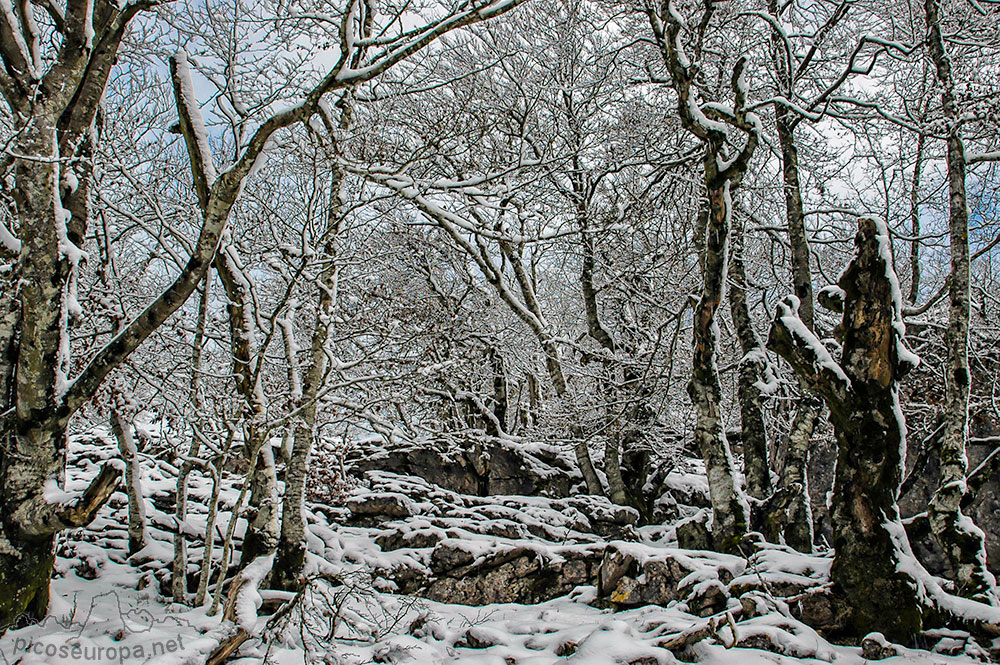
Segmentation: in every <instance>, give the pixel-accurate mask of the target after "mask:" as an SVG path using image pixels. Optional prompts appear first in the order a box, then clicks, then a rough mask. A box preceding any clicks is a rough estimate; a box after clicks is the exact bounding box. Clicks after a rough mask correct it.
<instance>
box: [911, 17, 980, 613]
mask: <svg viewBox="0 0 1000 665" xmlns="http://www.w3.org/2000/svg"><path fill="white" fill-rule="evenodd" d="M924 9H925V12H926V18H927V27H928V33H929V38H928V46H929V51H930V55H931V58H932V60H933V61H934V65H935V67H936V70H937V78H938V81H939V82H940V83H941V88H942V92H941V107H942V110H943V111H944V115H945V119H946V120H947V123H948V155H947V165H948V191H949V235H950V238H951V283H950V287H949V299H950V301H949V307H948V329H947V331H946V332H945V337H944V342H945V347H946V348H947V349H948V356H947V371H946V372H945V409H944V431H943V432H942V434H941V437H940V439H939V444H938V458H939V461H940V465H941V467H940V469H941V470H940V474H939V476H938V487H937V491H935V493H934V496H933V498H932V499H931V502H930V505H929V506H928V517H929V518H930V524H931V530H932V531H933V532H934V536H935V537H936V538H937V541H938V543H940V545H941V548H942V549H943V550H944V552H945V555H946V556H947V557H948V562H949V564H951V574H952V577H953V579H954V581H955V587H956V590H957V592H958V593H959V594H961V595H963V596H966V597H969V598H976V599H979V600H982V601H984V602H987V603H990V604H995V603H997V600H998V599H997V597H996V581H995V580H994V579H993V575H992V574H991V573H990V572H989V570H987V568H986V549H985V543H984V540H985V537H984V534H983V532H982V531H981V530H980V529H979V528H978V527H976V526H975V524H973V522H972V519H971V518H970V517H968V516H966V515H963V514H962V501H963V499H964V498H965V495H966V491H967V487H966V472H967V470H968V458H967V457H966V454H965V445H966V439H967V438H968V435H969V431H968V430H969V390H970V383H971V375H970V373H969V311H970V305H969V262H970V258H969V208H968V201H967V197H966V188H965V146H964V144H963V141H962V137H961V133H960V131H961V123H960V122H959V120H960V118H959V110H958V107H957V104H956V100H955V93H954V87H953V83H952V78H951V62H950V60H949V58H948V53H947V51H946V47H945V43H944V38H943V37H942V35H941V16H940V6H939V5H938V0H925V2H924Z"/></svg>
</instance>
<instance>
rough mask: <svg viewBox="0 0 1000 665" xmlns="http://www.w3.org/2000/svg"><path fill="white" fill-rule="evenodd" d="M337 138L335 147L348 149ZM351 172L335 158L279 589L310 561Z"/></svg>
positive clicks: (345, 110) (344, 117)
mask: <svg viewBox="0 0 1000 665" xmlns="http://www.w3.org/2000/svg"><path fill="white" fill-rule="evenodd" d="M352 103H353V102H352V100H351V99H350V97H349V95H345V97H344V98H343V99H342V100H341V102H340V109H341V113H340V119H339V127H338V128H339V130H340V131H344V130H346V129H347V128H349V127H350V126H351V122H352V117H353V106H352ZM331 138H332V139H333V145H334V150H335V151H336V152H338V153H339V151H341V150H342V149H343V148H342V146H340V145H339V144H338V143H337V139H336V137H334V136H331ZM346 175H347V174H346V173H345V172H344V170H343V169H342V168H341V167H340V165H339V164H337V163H334V166H333V173H332V176H331V181H330V200H329V204H328V207H327V215H326V231H325V233H324V235H323V240H322V249H321V251H322V257H323V263H322V266H323V267H322V268H321V270H320V273H319V276H318V278H317V280H316V282H317V284H318V286H319V302H318V303H317V306H316V325H315V327H314V328H313V334H312V341H311V344H310V348H309V365H308V367H307V369H306V373H305V376H304V378H303V381H302V405H303V406H302V410H301V412H300V414H299V415H298V417H297V418H296V419H295V421H294V428H295V432H294V435H293V443H292V454H291V458H290V459H289V461H288V464H287V465H286V467H285V495H284V499H283V502H282V511H281V531H280V535H279V539H278V547H277V554H276V556H275V559H274V567H273V570H272V574H273V579H272V584H273V585H274V586H275V587H276V588H279V589H286V590H291V589H295V588H296V587H297V585H298V580H299V577H300V576H301V575H302V571H303V568H304V566H305V556H306V523H305V515H304V509H305V506H304V504H305V491H306V480H307V478H308V473H309V457H310V455H311V454H312V450H313V448H314V446H315V438H316V434H317V428H316V425H317V420H316V416H317V409H318V402H319V399H320V397H321V394H320V393H321V392H322V390H323V386H324V385H325V383H326V380H327V374H328V371H329V360H330V353H329V348H328V347H329V341H330V337H331V335H332V333H333V331H334V326H335V315H336V311H337V307H338V305H339V303H338V296H339V286H340V270H341V257H340V245H341V243H342V239H341V237H340V236H341V232H342V230H343V223H344V216H345V214H346V206H345V203H346V198H345V197H346V182H345V181H346Z"/></svg>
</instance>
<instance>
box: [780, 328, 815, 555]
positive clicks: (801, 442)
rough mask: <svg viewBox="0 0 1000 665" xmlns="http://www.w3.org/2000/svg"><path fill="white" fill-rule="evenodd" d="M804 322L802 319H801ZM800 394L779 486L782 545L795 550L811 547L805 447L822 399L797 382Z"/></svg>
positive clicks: (813, 429) (806, 451)
mask: <svg viewBox="0 0 1000 665" xmlns="http://www.w3.org/2000/svg"><path fill="white" fill-rule="evenodd" d="M803 323H805V322H803ZM799 386H800V390H801V393H802V394H801V396H800V397H799V399H798V402H797V403H796V405H795V415H794V416H793V417H792V424H791V427H790V428H789V430H788V438H787V439H786V440H785V460H784V465H783V466H782V468H781V487H782V488H783V489H785V490H786V491H788V492H790V494H791V495H790V497H789V501H788V509H787V518H786V523H785V528H784V532H783V534H781V535H782V536H783V537H784V541H785V544H786V545H788V546H789V547H792V548H794V549H796V550H798V551H799V552H811V551H812V549H813V541H814V533H813V515H812V505H811V501H810V498H809V447H810V445H811V442H812V435H813V432H814V431H815V430H816V424H817V423H818V422H819V417H820V414H821V413H822V410H823V404H822V401H821V400H820V399H819V398H818V397H816V396H815V395H813V394H811V392H810V389H809V388H808V386H806V385H805V384H804V383H801V382H800V383H799Z"/></svg>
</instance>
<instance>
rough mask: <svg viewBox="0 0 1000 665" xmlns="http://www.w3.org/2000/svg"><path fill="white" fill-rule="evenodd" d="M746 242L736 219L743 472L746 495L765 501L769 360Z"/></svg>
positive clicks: (733, 289)
mask: <svg viewBox="0 0 1000 665" xmlns="http://www.w3.org/2000/svg"><path fill="white" fill-rule="evenodd" d="M744 247H745V243H744V237H743V222H742V221H741V219H740V217H739V216H736V217H734V218H733V243H732V258H731V259H730V263H729V274H730V282H731V285H730V289H729V309H730V312H731V313H732V316H733V323H734V324H735V326H736V336H737V337H738V338H739V341H740V349H741V350H742V351H743V359H742V360H741V361H740V376H739V388H738V396H739V402H740V423H741V433H742V437H743V469H744V471H743V473H744V475H745V476H746V491H747V494H749V495H750V496H752V497H754V498H755V499H766V498H767V497H768V496H770V494H771V471H770V465H769V464H768V458H767V431H766V429H765V427H764V413H763V408H762V407H761V396H760V388H758V387H757V382H758V381H760V380H761V379H762V378H763V376H762V370H763V368H764V364H765V363H766V359H765V357H764V348H763V346H762V345H761V343H760V340H759V339H758V338H757V333H755V332H754V329H753V322H752V320H751V319H750V307H749V306H748V305H747V278H746V268H745V266H744V263H743V251H744Z"/></svg>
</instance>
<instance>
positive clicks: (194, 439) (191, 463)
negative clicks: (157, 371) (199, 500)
mask: <svg viewBox="0 0 1000 665" xmlns="http://www.w3.org/2000/svg"><path fill="white" fill-rule="evenodd" d="M210 284H211V280H209V279H207V278H206V279H205V281H204V283H203V284H202V287H201V299H200V301H199V304H198V320H197V323H195V329H194V341H193V348H192V351H191V384H190V385H191V400H192V402H193V403H194V409H195V420H196V422H197V420H198V419H199V418H200V417H201V416H202V414H204V412H205V403H204V399H203V396H202V393H201V371H202V366H201V359H202V347H203V345H204V343H205V327H206V326H207V324H208V301H209V296H210V295H211V287H210V286H209V285H210ZM200 452H201V439H200V438H199V437H198V435H197V434H195V433H192V436H191V446H190V447H189V448H188V453H187V459H185V460H183V462H182V463H181V464H180V467H179V468H180V472H179V473H178V474H177V501H176V504H175V506H174V517H175V518H176V519H177V533H175V534H174V561H173V567H172V577H171V585H170V595H171V597H172V598H173V601H174V602H175V603H183V602H185V599H186V596H187V535H186V534H185V533H184V525H185V524H186V523H187V495H188V478H189V477H190V475H191V472H192V471H193V470H194V467H195V465H196V464H197V461H196V460H198V455H199V453H200Z"/></svg>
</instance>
